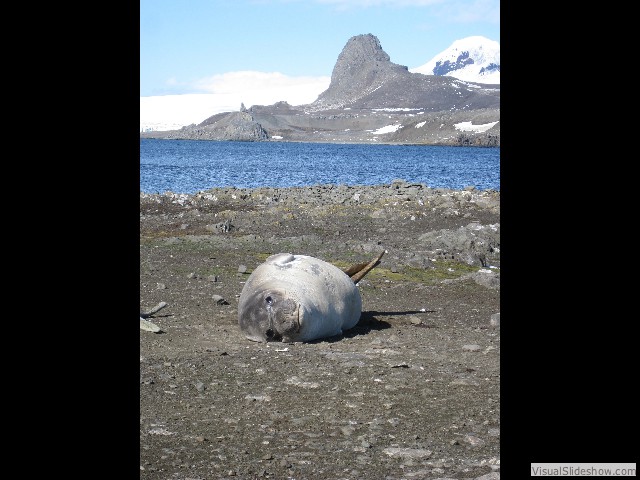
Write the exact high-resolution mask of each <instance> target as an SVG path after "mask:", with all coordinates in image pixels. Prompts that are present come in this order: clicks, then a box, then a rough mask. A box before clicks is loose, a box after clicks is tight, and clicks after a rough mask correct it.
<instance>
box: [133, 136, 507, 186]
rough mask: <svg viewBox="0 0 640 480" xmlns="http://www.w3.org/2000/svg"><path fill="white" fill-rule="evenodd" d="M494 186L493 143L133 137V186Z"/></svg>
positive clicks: (496, 165) (497, 175) (497, 154)
mask: <svg viewBox="0 0 640 480" xmlns="http://www.w3.org/2000/svg"><path fill="white" fill-rule="evenodd" d="M397 178H401V179H404V180H407V181H408V182H415V183H424V184H425V185H427V186H429V187H432V188H451V189H456V190H459V189H463V188H464V187H467V186H474V187H476V188H477V189H480V190H488V189H493V190H500V148H499V147H490V148H486V147H443V146H417V145H367V144H365V145H359V144H358V145H356V144H330V143H290V142H220V141H209V140H158V139H140V191H141V192H145V193H163V192H166V191H171V192H174V193H189V194H192V193H196V192H199V191H201V190H207V189H209V188H213V187H231V186H234V187H238V188H244V187H250V188H254V187H301V186H310V185H326V184H334V185H341V184H342V185H381V184H389V183H391V181H392V180H394V179H397Z"/></svg>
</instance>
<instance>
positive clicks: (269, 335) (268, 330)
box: [265, 328, 274, 338]
mask: <svg viewBox="0 0 640 480" xmlns="http://www.w3.org/2000/svg"><path fill="white" fill-rule="evenodd" d="M265 334H266V335H267V338H273V335H274V333H273V330H271V329H270V328H269V329H267V331H266V332H265Z"/></svg>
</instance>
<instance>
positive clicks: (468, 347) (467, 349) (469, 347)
mask: <svg viewBox="0 0 640 480" xmlns="http://www.w3.org/2000/svg"><path fill="white" fill-rule="evenodd" d="M480 348H481V347H480V345H463V346H462V350H463V351H465V352H477V351H479V350H480Z"/></svg>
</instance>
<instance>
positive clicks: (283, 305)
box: [238, 251, 384, 343]
mask: <svg viewBox="0 0 640 480" xmlns="http://www.w3.org/2000/svg"><path fill="white" fill-rule="evenodd" d="M382 255H384V251H383V252H382V253H380V254H379V255H378V256H377V257H376V258H374V259H373V260H372V261H371V262H368V263H359V264H356V265H353V266H351V267H349V268H347V269H345V270H341V269H339V268H338V267H336V266H335V265H332V264H330V263H327V262H325V261H323V260H320V259H319V258H315V257H311V256H308V255H293V254H290V253H278V254H275V255H271V256H270V257H268V258H267V259H266V260H265V262H264V263H262V264H260V265H258V267H256V269H255V270H254V271H253V272H252V273H251V275H249V278H248V279H247V282H246V283H245V285H244V287H243V288H242V292H241V293H240V298H239V299H238V324H239V326H240V329H241V330H242V332H243V333H244V334H245V336H246V337H247V338H248V339H249V340H253V341H255V342H273V341H282V342H289V343H290V342H308V341H311V340H317V339H320V338H325V337H333V336H336V335H341V334H342V333H343V332H344V331H346V330H349V329H350V328H353V327H354V326H355V325H356V324H357V323H358V321H359V320H360V314H361V313H362V297H361V296H360V291H359V290H358V287H357V286H356V285H357V283H358V282H359V281H360V280H361V279H362V278H363V277H364V276H365V275H366V274H367V273H368V272H369V271H370V270H371V269H373V268H374V267H375V266H376V265H378V264H379V263H380V259H381V258H382Z"/></svg>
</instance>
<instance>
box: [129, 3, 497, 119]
mask: <svg viewBox="0 0 640 480" xmlns="http://www.w3.org/2000/svg"><path fill="white" fill-rule="evenodd" d="M499 10H500V0H140V96H141V97H154V96H173V95H181V96H182V95H187V94H188V95H190V96H191V98H192V99H193V100H194V101H197V100H196V99H198V98H200V99H203V98H205V97H197V95H204V94H206V95H210V96H211V95H217V96H218V97H217V98H218V100H219V102H218V103H221V104H224V103H228V104H233V105H234V107H233V108H234V110H237V108H238V107H239V105H235V104H236V103H237V99H238V98H240V97H242V96H243V95H242V93H243V92H252V93H245V94H244V96H245V97H247V100H246V101H244V103H245V106H246V107H247V108H248V107H250V105H251V104H256V103H257V104H263V105H268V104H272V103H274V102H275V101H279V100H287V101H289V103H291V104H293V105H296V104H301V103H311V102H312V101H313V100H315V98H316V97H317V95H319V94H320V93H322V91H324V90H325V89H326V88H327V87H328V82H329V80H330V77H331V72H332V70H333V67H334V65H335V63H336V60H337V59H338V55H339V54H340V52H341V51H342V49H343V47H344V46H345V44H346V43H347V41H348V40H349V38H351V37H352V36H354V35H359V34H365V33H372V34H373V35H375V36H376V37H378V39H379V40H380V43H381V45H382V48H383V49H384V51H385V52H387V54H388V55H389V56H390V57H391V61H392V62H394V63H398V64H400V65H405V66H407V67H409V68H415V67H418V66H421V65H423V64H425V63H427V62H428V61H429V60H431V59H432V58H433V57H434V56H436V55H437V54H439V53H440V52H442V51H443V50H445V49H447V48H448V47H449V46H450V45H451V44H452V43H453V42H454V41H455V40H459V39H461V38H465V37H468V36H473V35H481V36H484V37H487V38H488V39H490V40H495V41H497V42H500V22H499V19H500V14H499ZM271 90H273V91H274V92H275V93H272V94H271V96H268V95H266V93H267V91H271ZM261 91H262V92H263V93H264V96H259V93H260V92H261ZM236 92H237V93H238V95H239V96H232V94H235V93H236ZM303 92H304V93H303ZM285 94H286V95H289V96H290V98H289V99H288V98H279V97H278V95H280V97H281V96H282V95H285ZM194 95H195V96H194ZM296 95H297V96H296ZM276 97H278V98H276ZM184 98H185V99H186V98H187V97H184ZM207 98H208V97H207ZM211 98H212V102H213V103H212V105H213V104H214V103H216V101H214V100H213V97H211ZM272 98H276V100H274V101H271V99H272ZM223 100H224V101H223ZM261 100H262V101H261ZM291 100H292V101H291ZM141 105H142V98H141ZM225 107H226V105H224V106H221V107H215V108H225ZM212 108H213V109H215V108H214V107H212ZM213 113H217V112H215V111H214V112H212V113H211V114H213ZM205 118H206V117H205ZM202 120H204V118H203V119H202ZM195 121H201V120H195Z"/></svg>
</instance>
